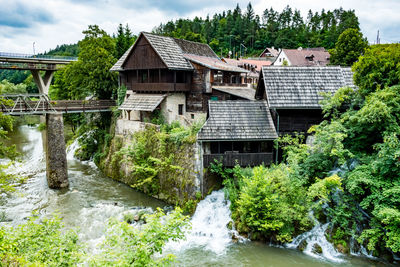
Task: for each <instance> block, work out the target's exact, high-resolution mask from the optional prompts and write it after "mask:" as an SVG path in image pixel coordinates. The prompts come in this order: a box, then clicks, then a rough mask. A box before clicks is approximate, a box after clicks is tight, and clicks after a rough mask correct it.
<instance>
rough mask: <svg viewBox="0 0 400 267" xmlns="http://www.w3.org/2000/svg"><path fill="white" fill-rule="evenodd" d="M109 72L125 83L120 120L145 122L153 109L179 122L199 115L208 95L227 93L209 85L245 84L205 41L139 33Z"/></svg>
mask: <svg viewBox="0 0 400 267" xmlns="http://www.w3.org/2000/svg"><path fill="white" fill-rule="evenodd" d="M111 71H118V72H119V84H120V86H126V88H127V94H126V98H125V102H124V103H123V104H122V105H121V106H120V109H121V110H122V113H123V114H122V118H123V119H124V120H127V121H138V122H146V121H150V120H151V117H152V116H153V115H154V113H155V111H156V110H158V111H159V113H161V114H162V115H163V117H164V119H165V120H166V122H168V123H170V122H172V121H179V122H181V123H182V124H184V125H189V124H191V123H192V122H193V121H194V120H197V119H198V118H200V117H202V116H203V117H205V114H206V112H207V110H208V100H210V99H219V97H220V96H221V95H223V96H227V95H229V93H226V92H222V93H221V92H219V91H217V92H215V95H213V87H214V86H217V87H222V88H230V89H231V90H232V89H234V88H238V87H239V88H241V87H246V85H245V84H242V83H241V79H240V76H241V74H242V73H244V72H247V71H246V70H244V69H242V68H239V67H236V66H231V65H229V64H226V63H225V62H223V61H222V60H221V59H220V58H219V57H218V56H217V55H216V54H215V53H214V52H213V51H212V49H211V48H210V47H209V46H208V45H207V44H202V43H197V42H191V41H186V40H181V39H175V38H172V37H166V36H159V35H155V34H150V33H144V32H142V33H141V34H140V35H139V37H138V39H137V41H136V42H135V43H134V44H133V45H132V46H131V47H130V48H129V49H128V50H127V51H126V53H125V54H124V55H123V56H122V57H121V58H120V59H119V60H118V62H117V63H116V64H115V65H114V66H113V67H112V69H111ZM234 92H235V91H234ZM235 97H237V96H235V95H233V98H235ZM239 98H240V96H239ZM240 99H241V98H240Z"/></svg>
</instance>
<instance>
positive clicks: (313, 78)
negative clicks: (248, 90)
mask: <svg viewBox="0 0 400 267" xmlns="http://www.w3.org/2000/svg"><path fill="white" fill-rule="evenodd" d="M345 86H349V87H351V88H355V86H354V84H353V73H352V71H351V69H350V68H342V67H338V66H336V67H276V66H269V67H263V69H262V72H261V73H260V79H259V83H258V86H257V90H256V99H259V100H266V101H267V103H268V107H269V109H270V111H271V115H272V118H273V120H274V124H275V127H276V130H277V132H278V134H279V135H282V134H286V133H289V134H291V133H294V132H303V133H306V132H307V130H308V129H309V128H310V127H311V126H312V125H315V124H319V123H320V122H321V121H322V109H321V105H320V101H321V100H322V99H323V96H322V95H321V93H331V94H334V93H335V92H336V91H337V90H338V89H339V88H341V87H345Z"/></svg>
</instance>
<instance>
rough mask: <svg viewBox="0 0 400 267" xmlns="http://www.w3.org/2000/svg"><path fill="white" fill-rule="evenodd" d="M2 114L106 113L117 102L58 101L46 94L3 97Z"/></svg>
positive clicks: (0, 107) (0, 110) (0, 109)
mask: <svg viewBox="0 0 400 267" xmlns="http://www.w3.org/2000/svg"><path fill="white" fill-rule="evenodd" d="M1 97H2V99H3V100H5V101H2V102H3V103H1V106H0V112H2V113H3V114H7V115H13V116H21V115H43V114H49V113H82V112H106V111H110V110H111V107H113V106H115V105H116V103H115V100H56V101H51V100H50V99H49V98H48V96H47V95H44V94H30V95H1Z"/></svg>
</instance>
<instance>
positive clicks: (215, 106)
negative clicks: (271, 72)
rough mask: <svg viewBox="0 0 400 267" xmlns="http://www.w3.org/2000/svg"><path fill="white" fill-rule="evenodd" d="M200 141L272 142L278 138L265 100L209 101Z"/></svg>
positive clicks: (199, 137)
mask: <svg viewBox="0 0 400 267" xmlns="http://www.w3.org/2000/svg"><path fill="white" fill-rule="evenodd" d="M208 114H209V118H208V120H207V121H206V123H205V124H204V126H203V127H202V128H201V130H200V131H199V133H198V134H197V138H198V140H201V141H240V140H242V141H244V140H247V141H250V140H273V139H276V138H277V137H278V136H277V134H276V130H275V126H274V123H273V121H272V118H271V114H270V112H269V109H268V106H267V102H266V101H246V100H243V101H242V100H234V101H209V113H208Z"/></svg>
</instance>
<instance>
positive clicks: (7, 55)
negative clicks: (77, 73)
mask: <svg viewBox="0 0 400 267" xmlns="http://www.w3.org/2000/svg"><path fill="white" fill-rule="evenodd" d="M0 57H5V58H19V59H21V58H24V59H46V60H58V61H60V60H64V61H76V60H78V58H77V57H69V56H52V55H41V54H37V55H33V54H20V53H8V52H0Z"/></svg>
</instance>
